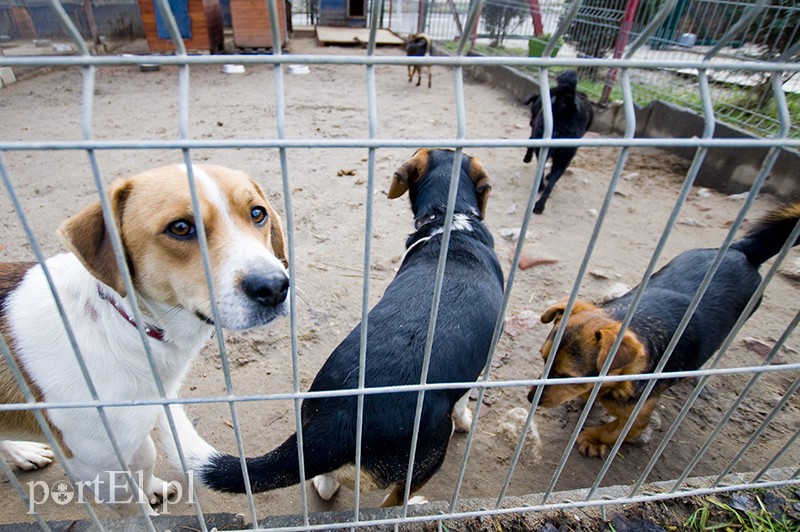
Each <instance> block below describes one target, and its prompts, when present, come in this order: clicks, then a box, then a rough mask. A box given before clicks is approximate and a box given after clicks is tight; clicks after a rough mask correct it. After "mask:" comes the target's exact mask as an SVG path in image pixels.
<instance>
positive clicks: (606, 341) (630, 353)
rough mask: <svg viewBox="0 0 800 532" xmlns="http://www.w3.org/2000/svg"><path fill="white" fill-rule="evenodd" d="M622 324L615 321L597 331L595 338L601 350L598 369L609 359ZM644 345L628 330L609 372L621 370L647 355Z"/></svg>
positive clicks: (598, 357)
mask: <svg viewBox="0 0 800 532" xmlns="http://www.w3.org/2000/svg"><path fill="white" fill-rule="evenodd" d="M619 329H620V324H619V323H613V324H610V325H606V326H604V327H603V328H601V329H598V330H597V331H595V339H596V340H597V342H598V344H599V348H600V350H599V352H598V355H597V370H598V371H600V369H601V368H602V367H603V365H604V364H605V363H606V359H608V354H609V353H610V352H611V347H612V346H613V345H614V340H616V339H617V335H618V334H619ZM645 356H646V355H645V352H644V346H643V345H642V343H641V342H640V341H639V340H638V339H637V338H636V336H635V335H634V334H633V333H632V332H631V331H630V330H626V331H625V334H624V335H623V337H622V343H620V344H619V349H618V350H617V355H616V356H615V357H614V360H613V362H611V367H610V368H609V369H608V371H609V373H610V372H612V371H619V370H621V369H622V368H625V367H627V366H630V365H631V364H633V363H635V362H636V361H637V360H641V359H643V358H644V357H645Z"/></svg>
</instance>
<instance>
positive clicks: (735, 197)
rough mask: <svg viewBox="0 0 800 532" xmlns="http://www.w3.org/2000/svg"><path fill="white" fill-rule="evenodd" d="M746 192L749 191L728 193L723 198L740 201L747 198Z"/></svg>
mask: <svg viewBox="0 0 800 532" xmlns="http://www.w3.org/2000/svg"><path fill="white" fill-rule="evenodd" d="M748 194H749V192H740V193H739V194H729V195H727V196H725V199H726V200H729V201H740V200H743V199H745V198H747V195H748Z"/></svg>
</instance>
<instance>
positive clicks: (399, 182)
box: [387, 148, 492, 218]
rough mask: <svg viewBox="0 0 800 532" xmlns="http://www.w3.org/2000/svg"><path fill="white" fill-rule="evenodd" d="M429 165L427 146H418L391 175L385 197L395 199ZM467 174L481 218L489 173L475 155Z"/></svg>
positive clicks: (488, 189) (486, 198)
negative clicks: (411, 155) (475, 196)
mask: <svg viewBox="0 0 800 532" xmlns="http://www.w3.org/2000/svg"><path fill="white" fill-rule="evenodd" d="M429 165H430V150H428V148H420V149H418V150H417V151H416V152H414V155H413V157H411V159H409V160H408V161H406V162H405V163H403V165H402V166H401V167H400V168H398V169H397V171H396V172H395V173H394V175H393V176H392V183H391V185H389V193H388V194H387V197H388V198H389V199H396V198H399V197H400V196H402V195H403V194H405V193H406V192H408V187H409V185H410V184H411V183H413V182H415V181H417V180H419V179H421V178H422V177H424V176H425V174H426V173H428V166H429ZM468 175H469V177H470V179H472V182H473V183H475V192H476V193H477V195H478V209H479V210H480V212H481V218H484V217H485V215H486V204H487V203H488V202H489V193H490V192H491V191H492V186H491V185H490V184H489V175H488V174H487V173H486V170H484V168H483V164H481V162H480V160H479V159H478V158H477V157H472V158H471V159H470V167H469V171H468Z"/></svg>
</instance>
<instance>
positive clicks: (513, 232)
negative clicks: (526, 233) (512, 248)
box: [498, 227, 522, 242]
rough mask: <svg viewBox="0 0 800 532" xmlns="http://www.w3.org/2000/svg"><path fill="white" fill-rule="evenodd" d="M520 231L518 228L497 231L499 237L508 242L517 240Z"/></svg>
mask: <svg viewBox="0 0 800 532" xmlns="http://www.w3.org/2000/svg"><path fill="white" fill-rule="evenodd" d="M521 231H522V229H521V228H520V227H504V228H502V229H500V230H499V231H498V233H499V234H500V236H501V237H503V238H504V239H506V240H508V241H509V242H516V241H517V240H519V235H520V232H521Z"/></svg>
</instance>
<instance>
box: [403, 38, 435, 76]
mask: <svg viewBox="0 0 800 532" xmlns="http://www.w3.org/2000/svg"><path fill="white" fill-rule="evenodd" d="M431 46H432V43H431V39H430V38H429V37H428V36H427V35H426V34H424V33H417V34H413V33H412V34H411V35H409V36H408V40H407V41H406V55H407V56H409V57H427V56H429V55H431ZM407 68H408V81H412V80H413V79H414V74H416V75H417V87H419V84H420V83H422V65H408V66H407ZM428 88H429V89H430V88H431V66H430V65H428Z"/></svg>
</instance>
